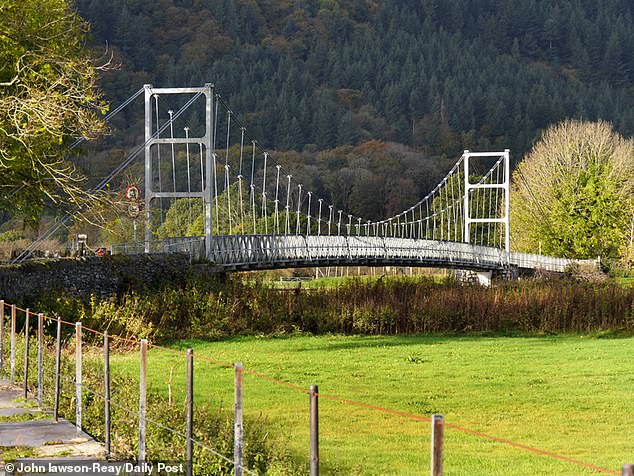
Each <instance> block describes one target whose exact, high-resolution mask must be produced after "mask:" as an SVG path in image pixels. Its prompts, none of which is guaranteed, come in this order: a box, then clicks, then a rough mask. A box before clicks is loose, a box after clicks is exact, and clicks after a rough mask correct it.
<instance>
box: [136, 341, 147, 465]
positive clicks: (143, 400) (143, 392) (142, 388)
mask: <svg viewBox="0 0 634 476" xmlns="http://www.w3.org/2000/svg"><path fill="white" fill-rule="evenodd" d="M140 368H141V369H140V375H139V457H138V459H139V464H142V463H143V462H144V461H145V434H146V433H145V427H146V417H147V339H141V365H140Z"/></svg>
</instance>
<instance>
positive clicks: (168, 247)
mask: <svg viewBox="0 0 634 476" xmlns="http://www.w3.org/2000/svg"><path fill="white" fill-rule="evenodd" d="M144 249H145V248H144V244H143V243H136V244H133V246H125V245H119V246H117V247H113V252H115V253H117V252H119V253H142V252H143V251H144ZM150 251H152V252H187V253H190V254H191V255H192V257H193V258H196V259H203V258H207V259H209V260H210V261H213V262H214V263H216V264H217V265H218V266H221V267H223V268H225V269H227V270H255V269H279V268H298V267H312V266H422V267H437V268H456V269H468V270H475V271H495V270H503V269H507V268H509V267H515V268H519V269H532V270H535V269H541V270H545V271H551V272H558V273H562V272H564V271H565V270H566V268H567V267H569V266H570V265H572V264H574V263H579V262H582V261H579V260H571V259H565V258H553V257H549V256H542V255H536V254H527V253H510V254H507V253H506V252H505V251H503V250H501V249H499V248H493V247H487V246H479V245H471V244H468V243H459V242H450V241H434V240H416V239H408V238H389V237H372V236H312V235H286V236H279V235H231V236H226V235H221V236H214V237H213V241H212V245H211V250H210V252H209V253H208V254H206V250H205V244H204V238H203V237H187V238H172V239H168V240H162V241H155V242H152V244H151V247H150ZM588 263H590V264H596V262H595V261H588Z"/></svg>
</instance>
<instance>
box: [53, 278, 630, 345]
mask: <svg viewBox="0 0 634 476" xmlns="http://www.w3.org/2000/svg"><path fill="white" fill-rule="evenodd" d="M72 302H75V307H74V308H73V306H71V305H70V304H69V301H68V300H66V299H64V298H63V297H57V299H56V300H53V302H51V301H50V300H49V301H45V305H46V307H47V308H49V309H56V307H57V306H60V305H62V304H63V305H64V307H63V308H60V312H64V315H66V316H67V318H69V319H73V318H75V317H72V318H71V316H75V315H77V316H78V317H81V318H82V319H83V320H84V321H85V322H87V323H89V324H90V325H92V326H93V327H98V328H109V329H111V330H112V332H116V333H119V334H121V335H128V334H135V333H139V335H143V336H144V337H148V338H150V339H158V340H161V339H173V338H192V337H197V338H205V339H218V338H224V337H227V336H235V335H245V334H247V335H251V334H255V335H258V334H265V335H279V334H287V333H292V332H295V331H301V332H309V333H313V334H324V333H330V332H337V333H346V334H369V335H377V334H381V335H384V334H431V333H439V332H479V331H494V332H507V331H522V332H591V331H597V330H608V329H624V330H627V331H628V332H632V331H634V321H633V320H632V317H633V315H632V310H633V309H634V307H633V306H634V291H633V290H632V289H625V288H622V287H620V286H617V285H614V284H611V283H609V282H601V283H587V282H577V280H576V279H574V278H573V279H555V280H552V281H530V280H527V281H525V280H523V281H522V282H521V284H519V283H513V282H509V283H503V284H499V285H497V286H493V287H491V288H488V289H487V288H481V287H479V286H463V285H460V284H458V283H455V282H453V281H447V282H444V283H441V284H439V283H435V282H434V280H433V279H431V278H424V277H420V278H416V279H385V280H384V279H379V280H377V281H370V282H368V281H360V280H351V281H350V282H349V283H348V284H346V285H342V286H338V287H334V288H333V287H330V288H327V287H320V288H310V289H301V288H300V289H293V290H281V289H272V288H270V287H268V286H266V285H265V284H264V283H262V282H260V281H258V280H256V281H246V280H245V281H243V279H242V278H241V277H240V276H233V277H229V278H228V280H227V282H226V283H223V282H221V281H217V280H214V279H210V278H209V276H208V275H207V274H206V273H201V274H200V275H193V276H190V278H189V279H188V280H187V281H186V282H185V283H182V284H180V285H174V286H170V287H166V288H164V289H162V290H160V291H158V292H152V293H149V292H140V291H131V292H129V293H126V294H124V295H122V296H120V297H111V298H108V299H105V300H93V301H92V302H91V303H83V304H82V303H78V302H77V300H72V299H71V300H70V303H72Z"/></svg>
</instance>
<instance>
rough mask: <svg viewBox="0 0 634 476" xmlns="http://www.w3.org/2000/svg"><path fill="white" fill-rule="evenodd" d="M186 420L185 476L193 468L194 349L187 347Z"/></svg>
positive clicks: (188, 474) (191, 472)
mask: <svg viewBox="0 0 634 476" xmlns="http://www.w3.org/2000/svg"><path fill="white" fill-rule="evenodd" d="M186 407H187V408H186V411H187V421H186V428H185V435H186V440H185V459H186V464H187V468H186V472H185V474H186V476H192V475H193V469H194V445H193V443H194V442H193V437H194V351H193V349H187V401H186Z"/></svg>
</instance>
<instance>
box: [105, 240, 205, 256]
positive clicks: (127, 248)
mask: <svg viewBox="0 0 634 476" xmlns="http://www.w3.org/2000/svg"><path fill="white" fill-rule="evenodd" d="M110 252H111V253H112V254H128V255H129V254H143V253H145V242H143V241H134V242H131V243H120V244H116V245H112V246H111V247H110ZM150 253H187V254H189V256H190V258H191V259H192V260H199V259H204V258H205V237H204V236H186V237H182V238H167V239H165V240H155V241H152V242H150Z"/></svg>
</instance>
